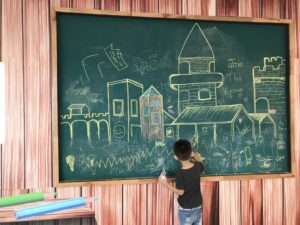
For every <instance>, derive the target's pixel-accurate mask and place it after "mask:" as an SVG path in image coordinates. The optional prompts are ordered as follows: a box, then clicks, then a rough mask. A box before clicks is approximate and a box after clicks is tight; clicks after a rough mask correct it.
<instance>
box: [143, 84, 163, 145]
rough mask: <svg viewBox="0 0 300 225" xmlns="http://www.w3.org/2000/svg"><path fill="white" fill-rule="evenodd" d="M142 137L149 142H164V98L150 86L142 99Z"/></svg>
mask: <svg viewBox="0 0 300 225" xmlns="http://www.w3.org/2000/svg"><path fill="white" fill-rule="evenodd" d="M140 106H141V107H140V115H141V130H142V137H143V138H144V140H148V141H163V140H164V117H163V115H164V114H163V113H164V109H163V96H162V94H161V93H160V92H159V91H158V90H157V89H156V88H155V87H154V86H152V85H151V86H150V87H149V88H148V89H147V90H146V91H145V92H144V93H143V95H142V96H141V97H140Z"/></svg>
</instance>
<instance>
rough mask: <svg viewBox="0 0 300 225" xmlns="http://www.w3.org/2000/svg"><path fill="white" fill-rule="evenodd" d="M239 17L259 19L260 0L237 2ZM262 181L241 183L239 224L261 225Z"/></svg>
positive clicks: (244, 181)
mask: <svg viewBox="0 0 300 225" xmlns="http://www.w3.org/2000/svg"><path fill="white" fill-rule="evenodd" d="M238 14H239V16H241V17H259V16H260V0H245V1H239V13H238ZM261 199H262V181H261V179H255V180H243V181H241V211H242V213H241V224H249V225H250V224H251V225H262V219H261V218H262V213H261V212H262V200H261Z"/></svg>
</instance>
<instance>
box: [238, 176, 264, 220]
mask: <svg viewBox="0 0 300 225" xmlns="http://www.w3.org/2000/svg"><path fill="white" fill-rule="evenodd" d="M261 186H262V185H261V180H244V181H242V182H241V207H242V218H241V224H243V225H244V224H245V225H246V224H249V225H250V224H251V225H262V214H261V211H262V200H261V199H262V197H261V196H262V194H261V191H262V189H261Z"/></svg>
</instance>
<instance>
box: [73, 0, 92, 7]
mask: <svg viewBox="0 0 300 225" xmlns="http://www.w3.org/2000/svg"><path fill="white" fill-rule="evenodd" d="M94 5H95V2H94V0H85V1H83V0H71V1H70V6H71V8H79V9H94Z"/></svg>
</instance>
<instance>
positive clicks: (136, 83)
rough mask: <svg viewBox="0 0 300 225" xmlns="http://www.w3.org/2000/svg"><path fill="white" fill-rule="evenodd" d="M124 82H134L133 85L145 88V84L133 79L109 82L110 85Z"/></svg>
mask: <svg viewBox="0 0 300 225" xmlns="http://www.w3.org/2000/svg"><path fill="white" fill-rule="evenodd" d="M123 83H128V84H132V85H135V86H137V87H140V88H143V85H142V84H141V83H139V82H136V81H134V80H131V79H123V80H116V81H111V82H108V83H107V84H108V85H116V84H123Z"/></svg>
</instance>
